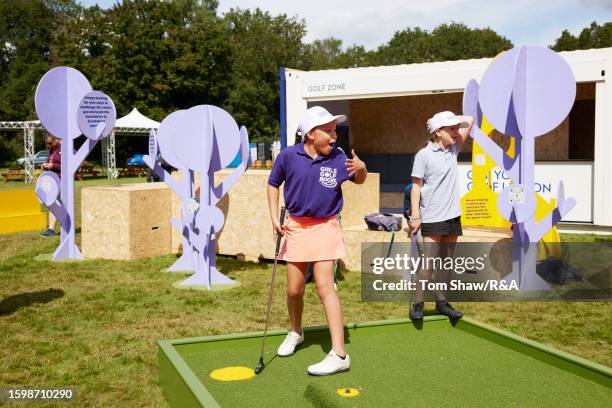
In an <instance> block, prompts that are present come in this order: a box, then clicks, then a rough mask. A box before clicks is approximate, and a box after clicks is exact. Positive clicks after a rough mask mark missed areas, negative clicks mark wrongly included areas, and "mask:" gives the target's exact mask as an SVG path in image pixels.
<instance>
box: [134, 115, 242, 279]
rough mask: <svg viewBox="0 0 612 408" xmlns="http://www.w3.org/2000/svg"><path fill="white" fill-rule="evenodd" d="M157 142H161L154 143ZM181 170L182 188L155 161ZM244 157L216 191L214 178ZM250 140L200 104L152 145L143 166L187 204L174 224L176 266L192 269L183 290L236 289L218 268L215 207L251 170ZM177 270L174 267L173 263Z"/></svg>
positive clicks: (170, 122) (163, 128) (167, 125)
mask: <svg viewBox="0 0 612 408" xmlns="http://www.w3.org/2000/svg"><path fill="white" fill-rule="evenodd" d="M155 140H157V143H155ZM157 146H159V150H160V153H161V157H162V158H163V159H164V160H165V161H166V162H168V163H169V164H170V165H172V166H174V167H177V168H179V169H182V170H183V173H184V174H189V177H186V180H185V183H184V184H183V185H179V184H178V183H177V182H176V181H175V180H174V179H173V178H172V177H171V176H170V175H169V174H168V173H167V172H165V171H163V169H161V167H160V166H159V165H157V164H156V163H155V160H154V159H153V158H154V157H155V156H156V155H157ZM238 152H240V157H241V162H240V165H239V166H238V167H237V168H236V169H235V170H234V172H233V173H232V174H230V176H229V177H228V178H227V179H225V181H223V182H222V183H221V184H219V185H218V186H215V185H214V173H215V172H216V171H218V170H221V169H223V168H225V167H227V166H228V165H229V164H230V163H231V162H232V160H233V159H234V157H235V156H236V153H238ZM249 161H250V154H249V139H248V135H247V131H246V128H245V127H244V126H243V127H242V128H240V129H238V125H237V124H236V121H235V120H234V118H232V116H231V115H230V114H229V113H227V112H226V111H224V110H223V109H220V108H218V107H216V106H212V105H199V106H195V107H193V108H191V109H188V110H182V111H177V112H174V113H172V114H170V115H168V116H167V117H166V118H165V119H164V120H163V121H162V123H161V125H160V127H159V131H158V133H157V135H153V138H152V140H150V143H149V155H148V156H147V157H146V158H145V163H147V165H148V166H149V167H151V168H152V169H153V170H154V171H155V172H156V174H158V175H159V176H160V178H161V179H162V180H164V182H166V183H167V184H168V185H169V186H170V187H171V188H172V189H173V190H174V191H175V192H177V194H178V195H179V197H181V199H182V200H183V203H182V206H181V210H182V211H181V218H182V219H181V222H179V221H178V220H176V219H173V220H172V223H173V225H174V226H175V227H176V228H178V229H179V230H180V231H182V234H183V238H184V239H183V256H182V257H181V258H183V257H186V258H184V260H182V261H181V258H179V260H177V262H179V261H180V262H182V265H181V266H184V265H187V266H191V265H192V264H191V263H189V262H191V261H192V260H193V262H194V265H195V274H193V275H192V276H190V277H189V278H187V279H185V280H184V281H182V282H180V283H179V284H178V287H185V288H206V289H215V288H222V287H227V286H233V285H235V282H234V281H232V280H231V279H230V278H228V277H227V276H225V275H223V274H222V273H221V272H219V270H218V269H217V267H216V235H217V233H218V232H219V231H220V230H221V228H222V227H223V223H224V216H223V213H222V212H221V210H219V208H217V207H216V205H217V203H218V202H219V201H220V200H221V199H222V198H223V196H225V194H227V192H228V191H229V190H230V188H231V187H232V186H233V185H234V183H235V182H236V181H238V179H239V178H240V176H241V175H242V174H244V172H245V171H246V169H247V167H248V166H249ZM196 172H197V173H199V175H200V197H199V201H198V200H196V198H195V197H194V195H193V180H194V175H195V173H196ZM175 265H176V264H175Z"/></svg>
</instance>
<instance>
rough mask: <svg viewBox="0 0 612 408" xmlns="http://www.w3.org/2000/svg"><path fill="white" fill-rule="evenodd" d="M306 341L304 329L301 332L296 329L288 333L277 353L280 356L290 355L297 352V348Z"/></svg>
mask: <svg viewBox="0 0 612 408" xmlns="http://www.w3.org/2000/svg"><path fill="white" fill-rule="evenodd" d="M303 342H304V330H302V333H301V334H298V333H296V332H294V331H290V332H289V333H287V337H285V341H283V343H282V344H281V345H280V347H279V348H278V351H277V352H276V354H278V355H279V356H280V357H288V356H290V355H292V354H293V353H294V352H295V348H296V347H297V346H299V345H300V344H302V343H303Z"/></svg>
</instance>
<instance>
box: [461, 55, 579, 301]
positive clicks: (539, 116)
mask: <svg viewBox="0 0 612 408" xmlns="http://www.w3.org/2000/svg"><path fill="white" fill-rule="evenodd" d="M575 97H576V81H575V79H574V76H573V74H572V71H571V69H570V67H569V66H568V64H567V63H566V62H565V60H563V58H561V57H560V56H558V55H557V54H556V53H555V52H554V51H552V50H550V49H548V48H544V47H532V46H526V47H520V48H513V49H511V50H509V51H506V52H505V53H503V54H502V55H500V56H499V57H497V58H495V59H494V60H493V62H491V65H489V67H488V68H487V70H486V72H485V73H484V75H483V77H482V81H481V84H480V86H479V85H478V82H476V81H475V80H471V81H470V82H469V83H468V84H467V86H466V88H465V92H464V95H463V112H464V114H466V115H470V116H473V117H474V118H475V120H476V123H477V126H473V127H472V131H471V133H470V135H471V136H472V138H473V139H474V140H475V141H476V142H477V143H478V144H479V145H480V146H481V147H482V148H483V149H484V150H485V151H486V152H487V154H488V155H489V156H490V157H491V158H492V159H493V160H494V161H495V163H497V165H498V166H499V167H500V168H501V169H502V170H503V171H504V172H506V174H508V176H509V177H510V178H511V179H512V184H511V185H510V186H508V187H506V188H505V189H504V190H503V191H502V192H501V193H500V194H499V196H498V199H497V207H498V209H499V211H500V213H501V215H502V216H503V217H504V218H506V219H507V220H509V221H510V222H512V223H513V224H514V229H513V241H514V245H513V248H514V249H513V254H512V273H511V274H510V275H509V276H508V277H506V278H505V279H506V283H508V284H509V283H510V281H514V282H518V284H519V288H520V291H521V292H524V291H527V290H550V286H549V285H548V284H547V283H546V282H545V281H544V280H543V279H541V278H540V277H539V276H538V275H537V273H536V260H537V255H538V254H537V251H538V247H537V243H538V242H539V241H540V239H541V238H542V237H543V236H544V235H546V233H547V232H548V231H549V230H550V229H551V228H552V227H554V226H555V225H556V224H557V223H558V222H559V221H560V220H561V218H563V217H564V216H565V215H566V214H567V213H568V212H569V211H570V210H571V209H572V208H573V207H574V206H575V205H576V201H575V200H574V199H573V198H568V199H566V198H565V196H564V192H563V183H562V182H561V183H559V188H558V192H557V207H556V208H555V209H554V210H553V211H552V212H551V213H549V214H548V215H547V216H546V217H544V218H543V219H541V220H540V221H536V219H535V210H536V196H535V192H534V169H535V138H536V137H538V136H542V135H543V134H545V133H547V132H549V131H551V130H553V129H554V128H556V127H557V126H559V124H560V123H561V122H562V121H563V120H564V119H565V118H566V117H567V115H568V113H569V111H570V110H571V108H572V105H573V103H574V99H575ZM483 115H484V116H485V117H486V118H487V120H488V121H489V122H490V123H491V124H492V125H493V127H494V128H495V129H497V130H498V131H500V132H501V133H504V134H505V135H507V136H510V137H514V138H515V139H516V143H515V146H516V147H515V154H514V157H510V156H508V155H507V154H506V153H505V152H504V151H503V150H502V149H501V148H500V147H499V146H498V145H497V144H495V142H493V141H492V140H491V139H490V138H489V137H487V135H485V134H484V133H483V132H482V131H481V130H480V125H481V123H482V116H483Z"/></svg>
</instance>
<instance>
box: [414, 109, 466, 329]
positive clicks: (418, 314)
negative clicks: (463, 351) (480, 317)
mask: <svg viewBox="0 0 612 408" xmlns="http://www.w3.org/2000/svg"><path fill="white" fill-rule="evenodd" d="M473 121H474V119H473V118H472V117H471V116H456V115H455V114H454V113H452V112H448V111H445V112H439V113H436V114H435V115H434V116H433V117H432V118H431V119H429V120H428V121H427V125H428V128H429V133H430V135H431V136H430V140H429V142H428V143H427V146H425V147H424V148H422V149H421V150H419V152H418V153H417V154H416V156H415V158H414V164H413V166H412V192H411V204H412V216H411V218H410V228H411V230H412V233H413V234H416V233H417V231H418V230H419V229H420V230H421V235H422V236H423V244H424V245H423V246H424V249H425V257H426V258H437V257H440V258H441V259H444V258H446V257H452V256H453V250H454V245H455V243H456V242H457V237H458V236H459V235H463V233H462V230H461V204H460V201H459V200H460V194H459V177H458V165H457V156H458V154H459V152H460V151H461V147H462V145H463V143H464V142H465V140H466V139H467V137H468V135H469V133H470V129H471V128H472V124H473ZM432 272H433V270H432V268H422V269H421V270H419V272H417V285H416V294H415V303H414V304H413V305H412V308H411V309H410V318H411V319H412V320H421V319H423V306H424V303H423V302H424V298H425V293H424V291H423V290H422V286H421V281H429V280H430V279H431V274H432ZM437 272H438V273H437V278H438V281H439V282H447V283H448V281H449V280H450V275H451V272H452V271H450V270H444V269H440V270H438V271H437ZM436 299H437V300H436V312H438V313H439V314H443V315H446V316H448V317H450V318H452V319H458V318H460V317H461V316H463V313H461V312H459V311H458V310H455V309H453V307H452V306H451V305H450V304H449V303H448V301H447V300H446V296H445V293H444V292H443V291H437V292H436Z"/></svg>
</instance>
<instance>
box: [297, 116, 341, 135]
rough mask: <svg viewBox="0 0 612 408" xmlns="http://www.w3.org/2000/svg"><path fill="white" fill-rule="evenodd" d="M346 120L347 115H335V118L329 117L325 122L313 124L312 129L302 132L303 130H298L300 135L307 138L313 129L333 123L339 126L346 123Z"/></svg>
mask: <svg viewBox="0 0 612 408" xmlns="http://www.w3.org/2000/svg"><path fill="white" fill-rule="evenodd" d="M346 119H347V117H346V115H335V116H331V117H327V118H325V120H324V121H319V122H316V123H314V124H312V127H311V128H310V129H308V130H304V131H302V130H299V129H298V134H299V135H300V136H306V135H307V134H308V132H310V131H311V130H312V129H314V128H316V127H318V126H321V125H325V124H327V123H332V122H336V123H337V124H339V123H343V122H346Z"/></svg>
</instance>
